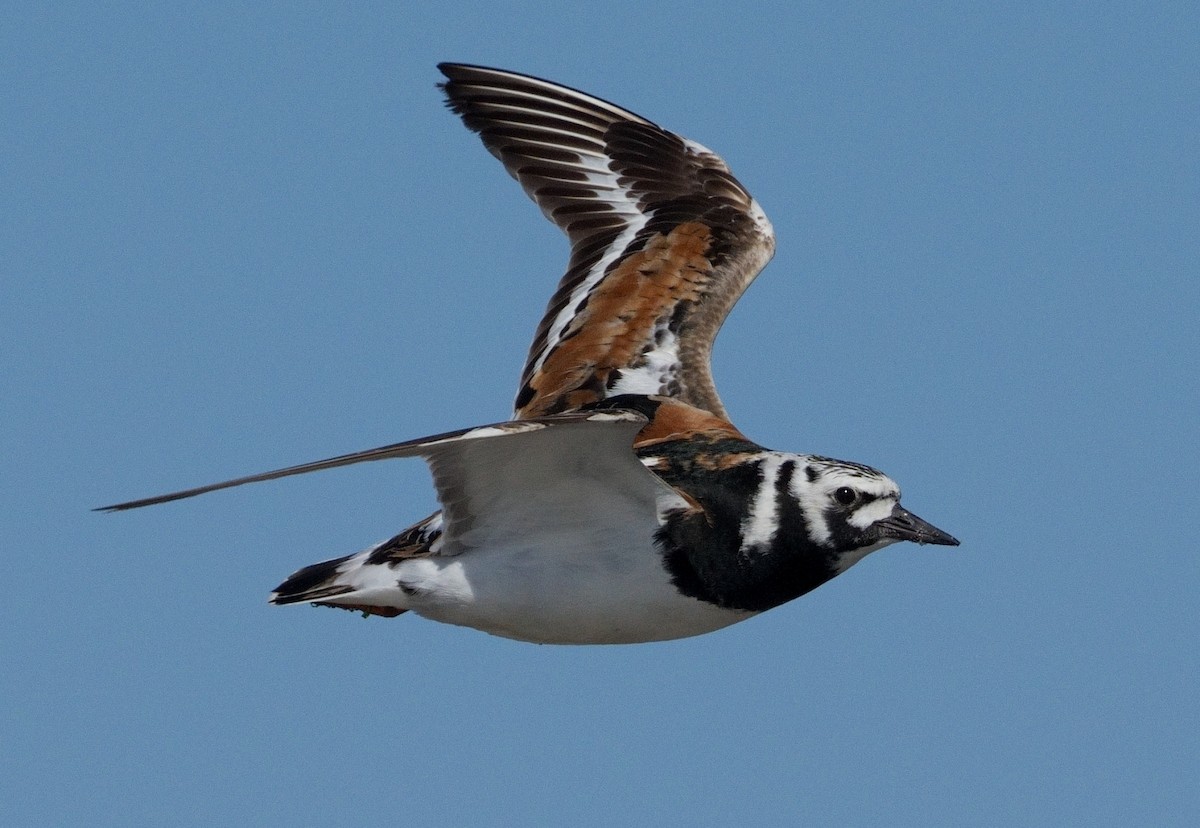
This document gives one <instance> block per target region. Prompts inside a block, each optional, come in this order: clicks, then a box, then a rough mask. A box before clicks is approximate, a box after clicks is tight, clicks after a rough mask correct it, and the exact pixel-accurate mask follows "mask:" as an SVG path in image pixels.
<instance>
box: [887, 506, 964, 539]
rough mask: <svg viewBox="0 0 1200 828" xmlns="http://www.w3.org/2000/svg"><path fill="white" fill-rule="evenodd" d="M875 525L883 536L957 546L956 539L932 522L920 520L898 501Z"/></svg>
mask: <svg viewBox="0 0 1200 828" xmlns="http://www.w3.org/2000/svg"><path fill="white" fill-rule="evenodd" d="M875 526H876V527H877V528H878V529H879V531H880V533H881V534H882V535H883V537H885V538H896V539H897V540H906V541H912V542H913V543H920V544H926V543H934V544H939V545H941V546H958V539H957V538H955V537H954V536H952V535H949V534H947V533H945V532H943V531H942V530H941V529H939V528H937V527H936V526H934V525H933V524H932V523H929V522H927V521H924V520H921V519H920V518H919V517H917V516H916V515H914V514H913V513H912V512H910V511H908V509H905V508H904V507H903V506H901V505H900V504H899V503H897V504H896V508H894V509H892V513H891V515H889V516H888V517H885V518H884V519H883V520H881V521H878V522H877V523H876V524H875Z"/></svg>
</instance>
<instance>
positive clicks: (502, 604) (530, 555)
mask: <svg viewBox="0 0 1200 828" xmlns="http://www.w3.org/2000/svg"><path fill="white" fill-rule="evenodd" d="M439 68H440V69H441V70H442V72H443V73H444V74H445V76H446V78H447V80H446V81H445V82H444V83H443V84H442V85H441V88H442V89H443V90H444V92H445V94H446V98H447V104H448V106H449V107H450V109H452V110H453V111H454V112H456V113H457V114H458V115H459V116H461V118H462V119H463V122H464V123H465V124H466V126H467V127H468V128H469V129H471V130H473V131H475V132H477V133H478V134H479V136H480V138H482V140H483V143H484V146H486V147H487V148H488V150H490V151H491V153H492V154H493V155H495V156H496V157H497V158H499V159H500V161H501V163H503V164H504V167H505V169H507V170H508V172H509V173H510V174H511V175H512V176H513V177H514V178H516V179H517V181H519V182H520V184H521V186H522V187H523V188H524V189H525V192H526V193H528V194H529V195H530V197H532V198H533V200H534V201H535V202H537V204H538V206H539V207H541V209H542V212H544V213H545V214H546V216H547V217H548V218H549V219H550V220H551V221H552V222H554V223H555V224H556V225H558V227H560V228H561V229H562V230H563V232H564V233H566V234H567V237H568V239H569V240H570V242H571V258H570V263H569V264H568V265H567V271H566V274H565V275H564V276H563V277H562V281H561V282H560V283H559V286H558V290H557V291H556V292H555V294H554V296H553V298H552V299H551V300H550V304H549V307H548V308H547V310H546V314H545V317H544V318H543V319H542V322H541V325H539V326H538V329H537V333H536V334H535V335H534V340H533V345H532V347H531V348H530V351H529V357H528V361H527V362H526V364H525V370H524V372H523V374H522V375H521V383H520V388H519V391H518V393H517V398H516V405H515V415H514V419H513V420H512V421H510V422H504V423H498V424H495V425H488V426H481V427H478V428H470V429H465V430H462V431H455V432H450V433H447V434H440V435H437V436H434V437H426V438H423V439H420V440H412V441H409V442H404V443H396V444H394V445H390V446H383V447H381V448H376V449H370V450H368V451H363V452H358V453H355V454H348V455H343V456H341V457H334V458H331V459H328V460H321V461H318V462H315V463H306V464H304V465H300V466H292V467H290V468H286V469H280V470H277V471H271V472H265V473H263V474H256V475H251V476H249V477H241V478H238V479H236V480H229V481H225V482H223V483H216V484H212V485H209V486H201V487H199V488H195V489H188V490H185V491H180V492H175V493H173V494H167V495H161V496H158V497H151V498H146V499H144V500H135V501H130V502H127V503H120V504H117V505H114V506H108V507H104V508H105V509H106V510H110V511H113V510H123V509H132V508H135V507H139V506H148V505H151V504H154V503H164V502H167V501H170V500H177V499H180V498H184V497H191V496H193V495H198V494H202V493H204V492H210V491H214V490H216V489H224V488H228V487H230V486H239V485H241V484H243V483H253V482H257V481H263V480H273V479H276V478H280V477H287V476H289V475H294V474H304V473H306V472H310V471H317V470H319V469H328V468H333V467H335V466H345V465H349V464H351V463H360V462H364V461H367V460H384V459H390V458H394V457H421V458H424V460H425V461H426V462H427V463H428V464H429V467H430V470H431V471H432V473H433V479H434V484H435V487H436V489H437V496H438V501H439V502H440V504H441V511H439V512H436V513H434V514H433V515H431V516H430V517H428V518H426V519H425V520H423V521H421V522H420V523H417V524H415V525H414V526H412V527H410V528H408V529H406V530H405V531H403V532H401V533H400V534H398V535H396V536H395V537H393V538H391V539H390V540H387V541H385V542H383V543H380V544H377V545H375V546H372V547H370V548H368V549H366V550H364V551H362V552H359V553H358V554H355V555H348V556H346V557H343V558H337V559H335V560H331V561H325V562H323V563H317V564H313V565H312V566H308V567H305V568H304V569H301V570H300V571H298V572H296V573H295V574H294V575H292V576H291V577H289V578H288V579H287V580H286V581H284V582H283V583H282V584H281V585H280V586H279V587H277V588H276V589H275V592H274V593H273V594H272V595H271V601H272V602H273V603H276V604H291V603H296V602H310V603H313V604H320V605H325V606H334V607H343V608H346V609H353V610H361V611H363V612H365V613H369V614H375V615H385V616H395V615H399V614H400V613H402V612H405V611H408V610H411V611H413V612H415V613H416V614H418V615H422V616H424V617H426V618H432V619H434V620H437V621H444V622H447V623H450V624H460V625H464V626H468V627H475V628H477V629H480V630H484V631H486V632H489V633H493V634H496V635H501V636H506V637H509V638H516V639H522V640H526V641H535V642H544V643H564V644H565V643H570V644H600V643H632V642H642V641H655V640H662V639H670V638H682V637H686V636H691V635H699V634H701V633H706V632H711V631H712V630H716V629H719V628H721V627H725V626H727V625H729V624H733V623H735V622H737V621H741V620H744V619H746V618H749V617H751V616H753V615H755V614H757V613H760V612H762V611H763V610H767V609H770V608H772V607H776V606H778V605H780V604H783V603H785V602H787V601H790V600H792V599H793V598H796V597H798V596H800V595H803V594H804V593H806V592H808V591H809V590H811V589H814V588H815V587H817V586H819V585H821V584H822V583H824V582H825V581H828V580H829V579H830V578H833V577H834V576H836V575H839V574H841V573H842V572H845V571H846V570H847V569H848V568H849V567H851V566H852V565H854V564H855V563H857V562H858V561H860V560H862V559H863V558H864V557H865V556H866V555H867V554H869V553H871V552H873V551H875V550H877V549H881V548H883V547H885V546H888V545H889V544H892V543H895V542H896V541H901V540H909V541H916V542H917V543H921V544H925V543H934V544H944V545H950V546H955V545H957V544H958V541H957V540H955V539H954V538H952V537H951V536H950V535H948V534H946V533H945V532H943V531H941V530H940V529H937V528H935V527H934V526H932V525H930V524H929V523H926V522H925V521H923V520H921V519H920V518H918V517H916V516H915V515H913V514H912V513H911V512H909V511H908V510H906V509H905V508H904V507H902V506H901V505H900V502H899V501H900V489H899V487H898V486H897V485H896V484H895V483H894V482H893V481H892V480H891V479H890V478H888V477H887V476H885V475H884V474H882V473H880V472H878V471H876V470H875V469H872V468H870V467H868V466H864V465H860V464H858V463H848V462H845V461H841V460H833V459H830V458H828V457H820V456H816V455H809V454H791V453H787V452H780V451H771V450H768V449H765V448H763V447H762V446H759V445H757V444H755V443H753V442H751V441H750V440H748V439H747V438H746V437H745V436H743V435H742V434H741V432H739V431H738V430H737V429H736V428H734V426H733V425H732V424H731V423H730V422H729V420H728V418H727V417H726V414H725V409H724V407H723V406H722V405H721V401H720V398H719V397H718V396H717V392H716V389H715V387H714V386H713V381H712V376H711V374H710V370H709V354H710V351H711V348H712V343H713V339H714V337H715V336H716V334H717V330H718V329H719V328H720V326H721V323H722V322H723V321H724V319H725V316H726V314H728V312H729V309H730V308H731V307H732V306H733V304H734V302H736V301H737V299H738V297H739V296H740V295H741V294H742V292H743V291H744V290H745V289H746V287H747V286H748V285H749V284H750V282H751V281H752V280H753V279H754V277H755V276H756V275H758V272H759V271H760V270H761V269H762V268H763V266H764V265H765V264H766V263H767V261H768V260H769V259H770V258H771V255H772V253H773V252H774V248H775V236H774V231H773V230H772V228H771V224H770V222H769V221H768V220H767V217H766V215H765V214H764V213H763V211H762V209H761V208H760V207H759V205H758V203H757V202H756V201H755V200H754V199H753V198H751V196H750V194H749V193H748V192H747V191H746V189H745V188H744V187H743V186H742V185H741V184H740V183H739V182H738V181H737V179H735V178H734V177H733V175H732V174H731V173H730V171H729V168H728V167H727V166H726V165H725V162H724V161H722V160H721V159H720V158H719V157H718V156H717V155H715V154H714V153H713V152H712V151H711V150H708V149H706V148H705V147H703V146H701V145H700V144H697V143H696V142H694V141H690V140H688V139H686V138H682V137H680V136H678V135H675V134H673V133H671V132H668V131H666V130H664V129H662V128H661V127H659V126H657V125H656V124H654V123H652V122H650V121H648V120H646V119H645V118H642V117H641V116H639V115H635V114H634V113H632V112H629V111H627V110H625V109H621V108H620V107H618V106H615V105H613V104H611V103H608V102H606V101H603V100H601V99H599V98H595V97H593V96H591V95H587V94H584V93H582V92H579V91H577V90H574V89H570V88H568V87H565V86H560V85H558V84H555V83H551V82H549V81H545V80H541V79H538V78H534V77H529V76H526V75H519V74H516V73H513V72H506V71H501V70H498V69H488V68H484V67H479V66H468V65H463V64H454V63H446V64H442V65H441V66H440V67H439Z"/></svg>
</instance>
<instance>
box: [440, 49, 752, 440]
mask: <svg viewBox="0 0 1200 828" xmlns="http://www.w3.org/2000/svg"><path fill="white" fill-rule="evenodd" d="M439 68H440V69H441V70H442V72H443V73H444V74H445V75H446V77H447V78H448V80H447V81H446V82H445V83H443V84H442V89H443V90H444V91H445V93H446V98H447V103H448V106H449V107H450V108H451V109H452V110H454V112H456V113H458V114H459V115H460V116H461V117H462V119H463V122H464V123H465V124H466V125H467V127H468V128H469V129H471V130H474V131H475V132H478V133H479V135H480V138H482V139H483V143H484V145H485V146H486V147H487V148H488V150H490V151H491V153H492V154H493V155H495V156H496V157H497V158H499V159H500V161H501V162H502V163H503V164H504V167H505V169H507V170H508V171H509V173H510V174H512V176H513V177H514V178H516V179H517V180H518V181H519V182H520V183H521V186H522V187H524V189H525V192H526V193H528V194H529V195H530V197H532V198H533V200H534V201H535V202H537V204H538V206H539V207H541V208H542V212H543V213H545V214H546V216H547V217H548V218H549V219H550V220H551V221H552V222H554V223H555V224H556V225H557V226H558V227H560V228H561V229H562V230H563V232H565V233H566V234H567V237H568V239H569V240H570V242H571V259H570V263H569V264H568V266H567V271H566V273H565V274H564V275H563V277H562V281H561V282H559V285H558V290H557V291H556V292H555V294H554V296H553V298H552V299H551V300H550V304H549V306H548V307H547V309H546V315H545V316H544V317H543V319H542V322H541V324H540V325H539V326H538V329H537V333H536V334H535V336H534V340H533V345H532V346H531V347H530V350H529V357H528V360H527V361H526V364H525V370H524V372H523V374H522V376H521V387H520V390H519V391H518V393H517V398H516V404H515V409H516V416H517V417H519V418H528V417H537V416H543V415H546V414H553V413H557V412H560V411H571V410H575V409H578V408H580V407H582V406H584V405H587V404H588V403H592V402H596V401H598V400H601V399H605V398H607V397H610V396H615V395H617V394H659V395H664V396H670V397H675V398H678V399H680V400H682V401H684V402H686V403H689V404H691V405H693V406H696V407H697V408H701V409H704V410H706V411H709V412H711V413H713V414H716V415H719V416H721V417H724V416H725V410H724V407H723V406H722V405H721V400H720V398H719V397H718V396H717V392H716V388H715V387H714V385H713V381H712V375H711V371H710V368H709V360H710V354H711V351H712V343H713V339H714V338H715V337H716V335H717V331H718V330H719V329H720V327H721V323H722V322H724V321H725V317H726V315H727V314H728V313H729V309H730V308H731V307H733V304H734V303H735V302H736V301H737V299H738V297H739V296H741V295H742V292H743V291H744V290H745V289H746V287H747V286H748V285H749V284H750V282H751V281H752V280H753V279H754V277H755V276H756V275H758V272H759V271H760V270H762V268H763V266H764V265H765V264H766V263H767V261H768V260H770V258H771V255H772V253H773V252H774V249H775V237H774V233H773V231H772V229H771V224H770V222H769V221H768V220H767V217H766V215H764V213H763V212H762V209H761V208H760V207H759V206H758V203H757V202H756V201H755V200H754V199H753V198H751V196H750V194H749V193H748V192H746V189H745V188H744V187H743V186H742V185H741V184H740V183H738V181H737V179H735V178H734V177H733V175H732V174H731V173H730V171H729V168H728V167H727V166H726V165H725V162H724V161H722V160H721V159H720V158H719V157H718V156H716V155H715V154H714V153H712V152H711V151H710V150H708V149H706V148H704V147H703V146H701V145H699V144H697V143H695V142H694V141H689V140H687V139H685V138H681V137H680V136H678V135H675V134H673V133H671V132H667V131H666V130H664V129H662V128H661V127H659V126H657V125H655V124H653V123H651V122H650V121H647V120H646V119H645V118H642V117H640V116H638V115H635V114H633V113H632V112H628V111H626V110H624V109H621V108H620V107H617V106H614V105H613V104H610V103H607V102H606V101H603V100H600V99H599V98H594V97H592V96H590V95H585V94H584V93H582V92H578V91H576V90H574V89H570V88H567V87H564V86H560V85H558V84H554V83H550V82H549V81H544V80H540V79H538V78H533V77H529V76H526V75H518V74H515V73H513V72H505V71H501V70H498V69H487V68H483V67H479V66H466V65H462V64H454V63H443V64H441V65H440V66H439Z"/></svg>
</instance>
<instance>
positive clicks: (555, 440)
mask: <svg viewBox="0 0 1200 828" xmlns="http://www.w3.org/2000/svg"><path fill="white" fill-rule="evenodd" d="M647 419H648V418H647V416H646V415H645V414H641V413H639V412H637V411H632V410H611V411H587V412H583V411H581V412H571V413H566V414H559V415H555V416H551V417H542V418H539V419H532V420H519V421H513V422H506V423H496V424H495V425H487V426H478V427H476V428H468V429H463V430H461V431H451V432H447V433H446V434H438V435H434V436H432V437H422V438H421V439H419V440H408V441H406V442H403V443H393V444H392V445H388V446H381V447H380V448H374V449H368V450H367V451H359V452H355V453H353V454H343V455H340V456H338V457H331V458H329V459H327V460H318V461H316V462H313V463H303V464H301V465H299V466H289V467H288V468H286V469H276V470H275V471H269V472H262V473H261V474H251V475H247V476H246V477H238V478H234V479H233V480H225V481H222V482H220V483H210V484H208V485H207V486H197V487H195V488H194V489H184V490H182V491H178V492H171V493H170V494H164V495H156V496H154V497H147V498H142V499H141V500H130V501H127V502H125V503H117V504H114V505H112V506H101V507H99V508H98V509H96V511H98V512H120V511H124V510H126V509H137V508H140V507H142V506H153V505H155V504H158V503H168V502H170V501H172V500H182V499H184V498H187V497H195V496H196V495H201V494H205V493H207V492H215V491H218V490H219V489H229V488H232V487H234V486H242V485H245V484H246V483H261V482H263V481H266V480H277V479H279V478H281V477H291V476H292V475H296V474H307V473H308V472H314V471H321V470H323V469H333V468H337V467H338V466H349V465H352V464H354V463H364V462H366V461H368V460H389V459H392V458H397V457H423V458H425V460H426V461H427V462H428V463H429V465H430V468H431V469H432V471H433V477H434V482H435V483H436V484H437V488H438V499H439V500H441V501H442V505H443V508H444V509H445V510H446V511H447V512H448V513H450V514H452V513H453V508H454V507H453V505H452V504H453V503H454V502H455V500H456V499H457V498H458V497H460V496H463V495H464V489H463V487H464V486H467V485H469V483H468V481H467V480H466V478H464V477H463V474H464V472H462V471H457V472H454V473H453V474H450V473H447V472H444V471H443V468H442V465H443V463H444V462H448V461H446V458H451V459H452V460H453V465H454V467H455V468H460V467H461V468H466V465H465V464H467V463H468V462H469V461H475V462H477V463H479V465H480V468H481V472H480V473H481V474H490V475H492V476H493V477H494V478H495V488H496V489H497V490H499V489H504V488H505V486H504V484H502V483H501V480H502V479H503V478H504V477H505V476H506V475H508V476H514V475H524V476H526V477H531V476H536V473H533V472H529V471H528V469H529V468H532V467H537V468H539V469H542V472H543V473H545V467H547V466H548V464H550V463H551V462H552V461H553V458H554V451H553V448H554V447H555V446H558V447H559V448H560V450H561V449H562V447H563V446H567V447H570V446H571V445H573V443H572V442H570V441H571V440H572V438H573V440H574V441H576V442H579V443H580V444H581V445H583V444H586V445H593V446H595V447H596V448H594V449H592V450H594V451H596V452H601V451H603V452H607V453H608V454H609V455H610V456H611V457H612V458H613V460H612V462H613V463H614V464H623V465H624V466H628V467H630V468H633V467H637V466H639V464H638V461H637V459H636V458H635V456H634V454H633V451H632V450H631V449H632V446H633V441H634V436H635V435H636V434H637V433H638V431H639V429H641V428H642V427H643V426H645V425H646V422H647ZM543 431H549V432H552V433H553V434H554V435H555V437H550V436H547V437H542V438H538V442H537V443H534V444H531V445H533V446H535V447H536V446H544V447H548V448H547V449H546V450H542V449H540V448H539V449H537V450H536V451H534V450H530V453H529V456H528V458H527V459H526V458H523V457H522V456H521V455H520V453H517V454H513V453H512V452H513V450H514V449H515V448H516V447H517V445H518V444H520V445H527V444H525V443H523V442H522V441H516V442H515V443H514V442H511V441H510V442H505V443H503V446H504V447H505V449H506V450H507V451H508V453H507V454H501V455H496V454H495V452H494V450H492V451H491V452H490V453H489V450H488V449H487V448H486V446H487V445H488V444H489V440H490V439H491V438H493V437H508V436H514V435H521V434H533V433H535V432H543ZM579 432H583V433H584V435H585V436H584V437H583V438H581V437H580V436H578V433H579ZM564 439H565V440H566V441H567V442H564ZM492 445H496V444H495V443H492ZM477 447H478V448H477ZM598 456H599V455H598ZM561 459H562V458H560V460H561ZM539 464H540V465H539ZM563 468H564V469H565V471H564V472H563V475H562V477H564V478H566V477H569V476H570V474H571V473H572V472H575V471H577V470H576V469H575V468H574V467H572V466H571V465H570V464H569V463H564V465H563ZM643 471H644V469H643ZM550 482H551V483H552V484H553V485H555V486H559V487H561V486H562V480H561V479H556V480H552V481H550ZM664 485H665V484H664ZM510 488H511V487H510ZM567 488H569V487H567ZM516 493H517V494H519V491H517V492H516ZM419 525H422V524H419Z"/></svg>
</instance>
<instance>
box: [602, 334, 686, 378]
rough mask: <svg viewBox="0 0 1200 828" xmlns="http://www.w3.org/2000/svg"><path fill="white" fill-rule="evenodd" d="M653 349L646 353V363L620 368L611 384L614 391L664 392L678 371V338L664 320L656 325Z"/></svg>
mask: <svg viewBox="0 0 1200 828" xmlns="http://www.w3.org/2000/svg"><path fill="white" fill-rule="evenodd" d="M654 341H655V342H656V343H657V344H656V345H655V347H654V349H653V350H651V351H647V352H646V354H645V360H646V361H645V363H643V364H642V365H639V366H638V367H637V368H625V369H622V370H621V377H620V379H618V380H617V382H616V384H615V385H614V386H613V387H612V391H611V392H610V393H612V394H613V395H616V394H665V393H667V392H668V389H669V388H670V386H671V383H672V382H673V381H674V380H675V379H676V377H677V376H678V374H679V338H678V337H677V336H675V334H674V333H673V332H672V331H671V330H669V329H668V328H667V323H666V322H665V321H664V322H663V323H661V324H660V325H659V326H657V327H656V328H655V331H654Z"/></svg>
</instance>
